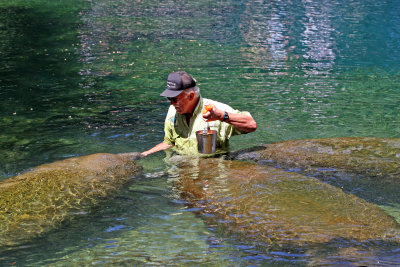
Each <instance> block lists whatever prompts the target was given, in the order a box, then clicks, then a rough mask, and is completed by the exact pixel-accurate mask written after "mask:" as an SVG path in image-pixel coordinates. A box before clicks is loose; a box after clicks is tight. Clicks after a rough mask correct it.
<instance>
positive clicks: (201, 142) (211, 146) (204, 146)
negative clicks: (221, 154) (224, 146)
mask: <svg viewBox="0 0 400 267" xmlns="http://www.w3.org/2000/svg"><path fill="white" fill-rule="evenodd" d="M196 139H197V149H198V151H199V153H203V154H212V153H215V147H216V144H217V131H214V130H208V131H204V130H200V131H197V132H196Z"/></svg>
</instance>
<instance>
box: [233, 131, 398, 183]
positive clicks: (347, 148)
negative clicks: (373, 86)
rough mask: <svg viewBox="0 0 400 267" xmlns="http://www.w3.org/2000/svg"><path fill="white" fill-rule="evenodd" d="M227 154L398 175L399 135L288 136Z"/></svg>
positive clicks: (289, 164) (287, 164) (293, 164)
mask: <svg viewBox="0 0 400 267" xmlns="http://www.w3.org/2000/svg"><path fill="white" fill-rule="evenodd" d="M230 158H231V159H251V160H255V161H262V160H264V161H272V162H274V163H277V164H278V165H280V166H283V167H300V168H302V169H312V168H319V167H328V168H338V169H341V170H344V171H348V172H353V173H359V174H362V175H363V176H365V175H368V176H374V177H390V178H400V139H399V138H372V137H342V138H325V139H305V140H290V141H284V142H279V143H272V144H266V145H262V146H258V147H254V148H250V149H245V150H241V151H237V152H234V153H232V154H231V155H230Z"/></svg>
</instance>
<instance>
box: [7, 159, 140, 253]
mask: <svg viewBox="0 0 400 267" xmlns="http://www.w3.org/2000/svg"><path fill="white" fill-rule="evenodd" d="M138 158H140V156H139V153H125V154H107V153H98V154H93V155H88V156H82V157H74V158H69V159H65V160H61V161H57V162H53V163H49V164H43V165H40V166H38V167H36V168H34V169H32V170H31V171H28V172H26V173H23V174H21V175H17V176H14V177H11V178H9V179H6V180H3V181H1V182H0V205H1V207H2V208H1V209H0V246H1V247H4V246H14V245H18V244H22V243H24V242H26V241H28V240H31V239H32V238H35V237H38V236H40V235H41V234H43V233H46V232H48V231H50V230H52V229H54V228H56V227H57V226H58V225H60V224H61V223H62V222H64V221H66V220H70V219H71V218H73V217H74V216H76V215H77V214H81V213H85V212H87V211H89V210H90V208H91V207H92V206H94V205H96V204H98V203H99V201H101V200H102V199H104V198H107V197H109V196H112V195H113V194H115V193H116V192H118V191H119V190H120V189H121V188H122V187H123V186H124V185H126V184H128V183H129V182H131V181H132V176H136V175H138V174H139V173H140V172H141V169H142V168H141V167H140V166H139V165H138V164H137V163H136V162H135V161H134V160H135V159H138Z"/></svg>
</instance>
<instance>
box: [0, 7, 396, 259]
mask: <svg viewBox="0 0 400 267" xmlns="http://www.w3.org/2000/svg"><path fill="white" fill-rule="evenodd" d="M0 57H1V62H0V114H1V117H0V154H1V155H2V156H1V157H0V178H2V179H5V178H7V177H10V176H13V175H15V174H18V173H20V172H22V171H24V170H27V169H29V168H30V167H33V166H37V165H39V164H42V163H45V162H52V161H55V160H59V159H63V158H67V157H71V156H80V155H86V154H91V153H95V152H111V153H120V152H127V151H143V150H146V149H148V148H150V147H152V146H153V145H154V144H156V143H158V142H159V141H161V140H162V137H163V120H164V117H165V115H166V110H167V107H168V103H167V101H165V100H164V99H162V98H160V97H159V94H160V92H161V91H162V90H163V88H164V86H165V78H166V76H167V75H168V73H169V72H171V71H174V70H177V69H184V70H186V71H188V72H189V73H190V74H192V75H193V76H194V77H195V78H196V79H197V81H198V83H199V86H200V88H201V90H202V94H203V96H205V97H207V98H212V99H215V100H218V101H221V102H225V103H227V104H230V105H231V106H233V107H235V108H237V109H240V110H247V111H249V112H251V114H252V115H253V117H254V118H255V119H256V121H257V122H258V130H257V132H256V133H253V134H249V135H245V136H240V137H234V138H233V139H232V140H231V147H232V149H239V148H244V147H250V146H253V145H258V144H261V143H268V142H275V141H281V140H290V139H302V138H320V137H338V136H374V137H397V138H399V137H400V124H399V114H400V100H399V97H398V95H399V93H400V75H399V73H400V72H399V71H400V6H399V5H398V3H397V2H396V1H389V0H387V1H370V0H365V1H361V0H358V1H356V0H349V1H343V0H340V1H339V0H336V1H316V0H315V1H313V0H303V1H300V0H294V1H293V0H286V1H278V0H277V1H206V0H205V1H159V2H158V1H147V0H144V1H128V0H121V1H103V0H92V1H83V0H81V1H78V0H68V1H44V0H36V1H23V0H14V1H7V2H5V1H4V2H2V3H0ZM163 157H164V155H163V154H158V155H153V156H151V158H150V159H148V160H147V161H145V162H144V165H145V168H146V172H147V174H146V175H147V178H149V177H150V179H147V178H146V177H143V179H141V180H140V181H139V182H138V183H135V184H134V185H132V188H130V190H129V191H127V192H124V193H122V194H124V195H121V197H120V198H117V199H113V200H111V201H110V202H109V203H107V205H105V206H104V207H100V208H99V210H96V211H94V212H93V215H90V216H86V217H84V218H79V219H77V220H78V221H77V222H76V223H75V224H73V225H68V226H65V229H64V228H63V229H61V230H59V231H56V232H54V233H51V234H50V235H49V236H48V237H46V238H45V239H41V240H38V241H37V242H36V243H35V244H32V245H31V246H27V248H20V249H15V250H13V251H11V252H10V253H9V254H7V255H2V256H1V261H2V262H4V263H5V264H11V263H14V262H15V263H17V264H21V265H28V264H31V265H43V264H48V263H54V264H58V263H59V264H60V265H62V264H66V263H67V262H76V263H77V264H79V263H86V264H89V263H90V264H96V263H97V264H106V263H107V260H109V259H110V258H117V257H119V258H123V257H124V255H125V256H126V257H127V258H129V259H134V260H136V261H137V262H139V263H145V262H150V264H153V265H155V264H157V263H160V264H161V262H173V260H174V259H175V260H176V262H181V263H182V264H186V265H191V264H195V265H209V264H211V265H212V264H213V263H216V262H218V263H220V265H226V264H227V265H229V264H230V263H232V265H249V264H256V265H257V264H267V263H280V264H283V265H285V264H298V263H299V262H300V263H306V262H307V260H306V259H304V260H303V258H302V257H303V256H290V255H288V254H287V252H279V253H275V254H269V255H268V256H265V255H264V254H260V253H256V252H252V251H251V249H244V248H242V247H240V246H238V245H235V244H234V243H233V244H232V243H229V242H224V240H223V239H222V238H221V237H219V236H215V235H214V234H213V233H212V232H210V231H209V230H208V228H207V226H206V225H204V223H203V221H202V220H201V219H200V218H197V217H195V216H194V215H193V214H192V213H191V212H190V211H186V210H185V203H180V202H179V199H177V198H175V197H173V196H171V195H173V192H172V191H173V190H172V189H173V185H172V183H171V182H168V181H169V180H170V179H171V177H168V175H166V174H163V171H164V170H165V168H166V167H165V165H164V163H163V160H162V159H163ZM343 186H345V187H346V188H347V190H348V191H354V192H357V193H358V194H359V195H360V196H363V197H364V198H367V199H368V198H369V199H368V200H372V199H379V201H375V202H376V204H379V205H382V206H387V207H390V209H391V210H392V214H398V213H399V206H400V200H399V199H398V196H397V195H396V194H395V193H394V192H396V191H397V190H396V188H390V187H389V186H385V184H380V187H379V190H376V188H377V186H376V184H375V182H374V181H366V182H364V183H363V184H356V185H354V184H351V183H346V184H345V185H343ZM171 190H172V191H171ZM143 202H145V203H146V205H145V206H143V205H142V204H141V203H143ZM399 217H400V216H399ZM399 217H398V218H399ZM121 221H123V223H120V222H121ZM82 232H84V233H85V234H83V235H82ZM132 240H134V241H132ZM210 240H211V241H210ZM213 244H218V246H217V245H213ZM388 251H392V252H391V253H388V254H385V252H382V254H383V255H381V257H382V258H389V260H388V262H391V261H392V262H393V261H394V262H397V263H398V262H399V261H396V260H395V259H394V258H393V256H392V255H393V254H392V253H393V252H396V250H395V249H394V250H393V249H392V248H390V249H388ZM397 251H398V250H397ZM263 255H264V256H263ZM397 260H398V259H397ZM176 262H175V263H176ZM225 262H228V263H225Z"/></svg>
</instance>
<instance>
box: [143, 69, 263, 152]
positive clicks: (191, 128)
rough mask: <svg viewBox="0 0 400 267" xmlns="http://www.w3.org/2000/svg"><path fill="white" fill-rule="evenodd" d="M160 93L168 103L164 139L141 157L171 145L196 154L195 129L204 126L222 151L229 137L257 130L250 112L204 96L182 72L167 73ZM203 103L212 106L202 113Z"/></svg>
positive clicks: (190, 78)
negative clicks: (213, 134) (208, 129)
mask: <svg viewBox="0 0 400 267" xmlns="http://www.w3.org/2000/svg"><path fill="white" fill-rule="evenodd" d="M161 96H164V97H167V98H168V100H169V101H170V102H171V106H170V107H169V110H168V114H167V117H166V119H165V124H164V133H165V135H164V141H163V142H161V143H160V144H158V145H156V146H155V147H153V148H151V149H149V150H147V151H144V152H142V153H141V155H142V156H147V155H149V154H152V153H155V152H158V151H161V150H165V149H168V148H171V147H174V148H175V149H176V150H177V151H178V152H179V153H183V154H196V153H197V140H196V131H199V130H203V129H204V128H205V127H207V126H208V127H209V128H210V130H216V131H217V149H222V150H225V149H227V147H228V142H229V138H230V137H231V136H233V135H239V134H245V133H250V132H254V131H255V130H256V129H257V123H256V122H255V120H254V119H253V118H252V117H251V115H250V113H249V112H245V111H244V112H240V111H238V110H234V109H233V108H231V107H230V106H228V105H226V104H223V103H220V102H217V101H214V100H210V99H206V98H203V97H202V96H201V95H200V88H199V87H197V86H196V80H195V79H193V78H192V77H191V76H190V75H189V74H187V73H186V72H184V71H176V72H172V73H171V74H169V75H168V79H167V89H166V90H165V91H164V92H162V93H161ZM206 105H211V107H212V109H211V111H207V112H205V113H203V112H202V110H203V109H204V107H205V106H206ZM207 124H208V125H207Z"/></svg>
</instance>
